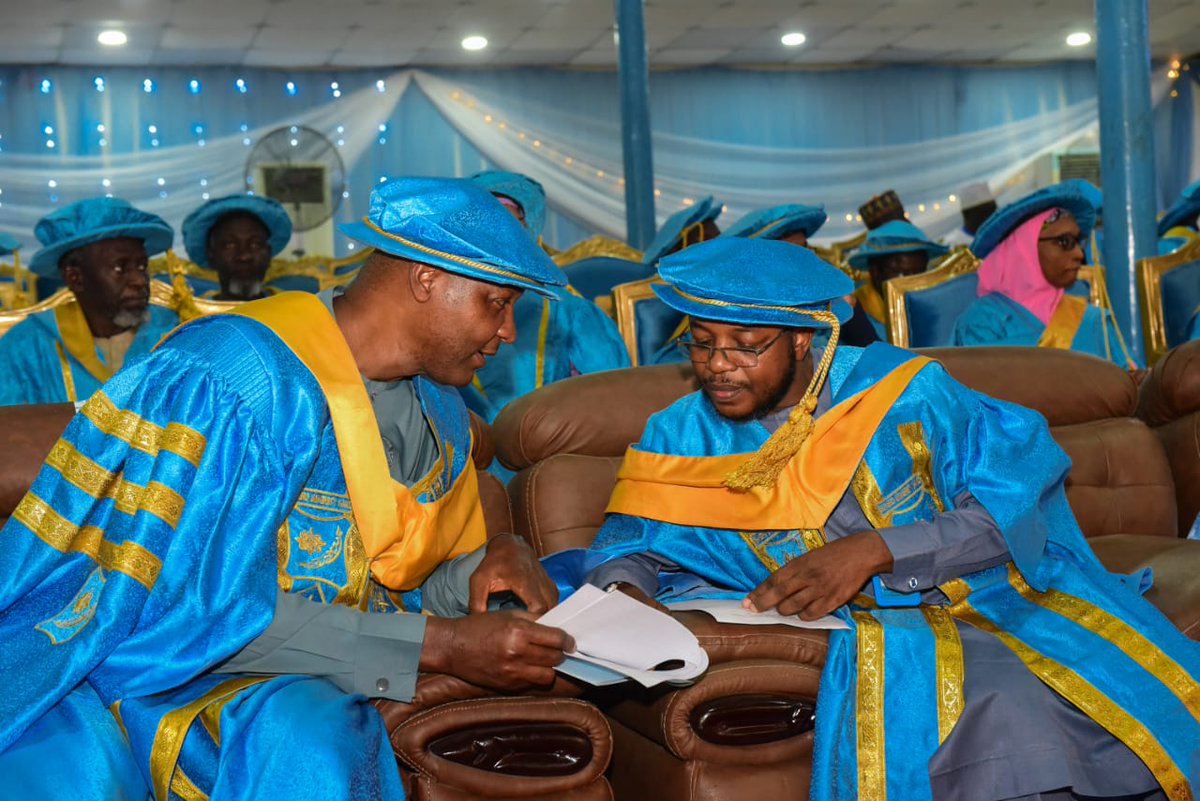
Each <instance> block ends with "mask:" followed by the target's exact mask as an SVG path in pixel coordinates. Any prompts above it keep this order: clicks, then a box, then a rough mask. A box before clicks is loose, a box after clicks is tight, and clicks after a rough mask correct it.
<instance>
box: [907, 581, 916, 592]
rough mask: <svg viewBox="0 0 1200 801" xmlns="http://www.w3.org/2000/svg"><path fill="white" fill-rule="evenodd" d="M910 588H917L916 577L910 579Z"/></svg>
mask: <svg viewBox="0 0 1200 801" xmlns="http://www.w3.org/2000/svg"><path fill="white" fill-rule="evenodd" d="M908 588H909V589H910V590H915V589H916V588H917V580H916V579H915V578H910V579H909V580H908Z"/></svg>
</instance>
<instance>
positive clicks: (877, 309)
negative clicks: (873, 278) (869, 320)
mask: <svg viewBox="0 0 1200 801" xmlns="http://www.w3.org/2000/svg"><path fill="white" fill-rule="evenodd" d="M854 297H855V298H856V299H857V300H858V305H860V306H862V308H863V311H865V312H866V313H867V314H869V315H870V316H871V317H873V318H875V319H876V320H878V321H879V322H881V323H884V324H885V325H886V324H887V321H888V310H887V303H885V302H884V300H883V295H880V294H879V293H878V292H876V291H875V285H874V284H872V283H871V282H870V281H868V282H867V283H865V284H863V285H862V286H860V287H859V288H858V289H856V290H854Z"/></svg>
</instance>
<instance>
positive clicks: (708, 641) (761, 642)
mask: <svg viewBox="0 0 1200 801" xmlns="http://www.w3.org/2000/svg"><path fill="white" fill-rule="evenodd" d="M673 616H674V617H675V619H676V620H678V621H679V622H680V623H682V624H683V625H685V626H687V627H688V629H689V630H690V631H691V632H692V633H693V634H695V635H696V639H697V640H699V641H700V646H701V647H702V648H704V650H705V651H706V652H707V653H708V661H709V664H710V665H714V664H721V663H723V662H735V661H741V660H745V659H778V660H782V661H784V662H794V663H797V664H803V665H811V666H813V667H815V668H817V669H820V668H821V667H823V666H824V664H825V654H826V652H827V651H828V650H829V632H828V631H824V630H821V629H798V628H795V627H794V626H782V625H781V626H742V625H738V624H734V623H718V622H717V621H716V620H714V619H713V618H712V617H711V616H709V615H706V614H705V613H703V612H674V613H673Z"/></svg>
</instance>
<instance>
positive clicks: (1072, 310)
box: [1037, 295, 1087, 350]
mask: <svg viewBox="0 0 1200 801" xmlns="http://www.w3.org/2000/svg"><path fill="white" fill-rule="evenodd" d="M1085 311H1087V301H1086V300H1084V299H1083V298H1081V297H1078V296H1077V295H1063V296H1062V298H1061V299H1060V300H1059V301H1058V305H1057V306H1055V307H1054V314H1052V315H1050V322H1048V323H1046V330H1045V331H1043V332H1042V335H1041V336H1040V337H1038V342H1037V346H1038V347H1039V348H1057V349H1059V350H1070V349H1071V343H1072V342H1074V341H1075V334H1076V332H1078V331H1079V324H1080V323H1082V322H1083V313H1084V312H1085Z"/></svg>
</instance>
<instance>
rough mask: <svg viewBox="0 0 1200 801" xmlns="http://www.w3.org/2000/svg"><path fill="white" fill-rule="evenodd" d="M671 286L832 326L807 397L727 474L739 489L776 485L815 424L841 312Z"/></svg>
mask: <svg viewBox="0 0 1200 801" xmlns="http://www.w3.org/2000/svg"><path fill="white" fill-rule="evenodd" d="M671 288H672V289H673V290H675V291H676V292H678V293H679V295H680V296H682V297H684V298H686V299H688V300H692V301H695V302H697V303H704V304H707V305H709V306H724V307H726V308H731V307H739V306H740V307H742V308H747V309H764V310H767V311H780V312H786V313H788V314H794V315H796V316H797V317H807V318H808V319H810V320H812V321H813V322H818V323H825V324H826V325H828V326H829V329H830V330H829V344H828V345H827V346H826V347H825V352H824V353H822V354H821V361H820V362H818V364H817V368H816V369H815V370H813V376H812V380H811V381H809V382H808V389H806V390H804V397H803V398H801V399H800V402H799V403H797V404H796V407H795V408H794V409H793V410H792V413H791V414H790V415H789V416H788V419H787V420H786V421H785V422H784V424H783V425H781V426H780V427H779V428H778V429H777V430H776V431H775V433H774V434H772V435H771V436H770V438H769V439H768V440H767V441H766V442H764V443H763V444H762V447H760V448H759V449H758V450H757V451H755V453H754V455H753V456H751V457H750V458H749V459H747V460H746V461H745V462H744V463H743V464H742V465H741V466H740V467H738V468H737V469H736V470H734V471H733V472H732V473H730V474H729V475H727V476H726V477H725V486H726V487H728V488H729V489H731V490H734V491H735V492H748V491H749V490H751V489H753V488H754V487H771V486H774V485H775V482H776V481H778V480H779V474H780V473H782V472H783V468H784V466H786V465H787V463H788V462H789V461H790V460H791V458H792V457H793V456H795V455H796V452H797V451H799V450H800V446H801V445H803V444H804V440H806V439H808V436H809V434H811V433H812V430H813V425H814V424H813V412H814V411H816V408H817V395H818V394H820V392H821V387H822V385H824V383H825V379H826V377H827V376H828V375H829V365H830V364H832V363H833V352H834V350H836V349H837V343H838V337H839V336H840V335H841V332H842V326H841V323H839V322H838V318H837V315H836V314H834V313H833V312H832V311H829V309H827V308H826V309H820V310H812V309H798V308H796V307H795V306H772V305H768V304H763V303H730V302H728V301H723V300H713V299H711V298H702V297H698V296H696V295H691V294H689V293H687V292H684V291H683V290H681V289H680V288H679V287H677V286H672V287H671Z"/></svg>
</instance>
